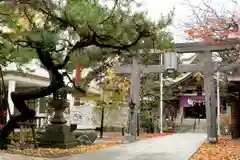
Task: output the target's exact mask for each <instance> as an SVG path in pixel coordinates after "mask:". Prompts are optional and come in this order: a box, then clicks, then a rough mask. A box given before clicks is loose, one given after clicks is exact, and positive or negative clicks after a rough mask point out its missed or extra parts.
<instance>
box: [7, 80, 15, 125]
mask: <svg viewBox="0 0 240 160" xmlns="http://www.w3.org/2000/svg"><path fill="white" fill-rule="evenodd" d="M15 88H16V81H14V80H10V81H8V105H9V110H10V113H11V115H13V114H14V104H13V102H12V99H11V92H14V91H15ZM9 119H10V115H9V112H7V121H8V120H9Z"/></svg>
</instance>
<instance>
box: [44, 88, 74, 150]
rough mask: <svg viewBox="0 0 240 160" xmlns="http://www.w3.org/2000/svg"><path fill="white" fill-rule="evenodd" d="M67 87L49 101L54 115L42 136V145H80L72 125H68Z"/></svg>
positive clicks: (53, 146)
mask: <svg viewBox="0 0 240 160" xmlns="http://www.w3.org/2000/svg"><path fill="white" fill-rule="evenodd" d="M66 97H67V89H66V88H63V89H61V90H59V91H58V92H57V93H55V94H54V95H53V99H52V100H51V101H50V102H49V103H48V105H49V107H50V108H53V109H54V116H53V117H52V119H51V124H49V125H48V126H47V127H46V131H45V132H44V133H43V135H42V136H41V137H40V146H41V147H47V148H70V147H74V146H76V145H78V143H77V141H76V139H75V137H74V134H73V132H72V130H71V127H70V126H68V125H66V122H67V121H66V120H65V119H64V116H63V112H64V111H65V109H66V108H68V107H69V103H68V102H67V99H66Z"/></svg>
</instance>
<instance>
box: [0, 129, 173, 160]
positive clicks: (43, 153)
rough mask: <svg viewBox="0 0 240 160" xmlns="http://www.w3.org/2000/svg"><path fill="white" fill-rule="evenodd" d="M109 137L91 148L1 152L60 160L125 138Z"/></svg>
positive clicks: (144, 136) (11, 149)
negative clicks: (59, 159) (57, 159)
mask: <svg viewBox="0 0 240 160" xmlns="http://www.w3.org/2000/svg"><path fill="white" fill-rule="evenodd" d="M166 135H168V134H166V133H164V134H160V133H153V134H142V135H141V136H139V137H138V138H137V139H138V140H144V139H147V138H154V137H159V136H166ZM108 136H109V138H105V139H102V140H103V141H102V142H101V143H99V144H93V145H89V146H84V145H81V146H77V147H74V148H70V149H51V148H39V149H34V148H28V149H25V150H21V149H19V148H16V147H9V149H8V150H7V151H1V152H5V153H8V154H9V155H12V154H21V155H27V156H34V157H42V158H43V157H45V158H58V157H65V156H70V155H74V154H79V153H84V152H88V151H94V150H99V149H104V148H108V147H112V146H115V145H119V144H120V141H119V140H120V139H123V137H122V138H121V136H119V135H116V134H115V135H112V136H111V134H108ZM11 157H12V158H11V159H15V158H13V157H14V156H13V155H12V156H11ZM6 160H7V159H6ZM9 160H10V159H9Z"/></svg>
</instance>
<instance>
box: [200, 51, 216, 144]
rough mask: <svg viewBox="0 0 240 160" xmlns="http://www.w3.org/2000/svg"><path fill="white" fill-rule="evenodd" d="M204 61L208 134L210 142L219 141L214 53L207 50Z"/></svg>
mask: <svg viewBox="0 0 240 160" xmlns="http://www.w3.org/2000/svg"><path fill="white" fill-rule="evenodd" d="M204 54H205V55H204V57H205V59H204V60H205V63H204V68H203V69H204V93H205V106H206V118H207V134H208V142H209V143H217V140H218V138H217V121H216V118H217V117H216V106H217V101H216V93H215V84H214V78H213V73H214V67H213V61H212V53H211V52H205V53H204Z"/></svg>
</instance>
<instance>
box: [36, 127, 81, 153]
mask: <svg viewBox="0 0 240 160" xmlns="http://www.w3.org/2000/svg"><path fill="white" fill-rule="evenodd" d="M78 144H79V143H78V142H77V141H76V139H75V137H74V135H73V132H71V128H70V126H67V125H65V124H51V125H48V126H47V127H46V131H45V132H44V133H43V134H42V136H41V137H40V144H39V146H40V147H44V148H70V147H75V146H77V145H78Z"/></svg>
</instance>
